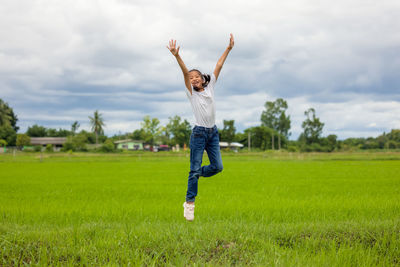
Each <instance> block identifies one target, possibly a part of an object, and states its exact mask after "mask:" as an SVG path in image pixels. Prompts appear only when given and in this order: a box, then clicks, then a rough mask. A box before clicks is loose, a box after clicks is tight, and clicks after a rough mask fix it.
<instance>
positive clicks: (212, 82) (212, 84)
mask: <svg viewBox="0 0 400 267" xmlns="http://www.w3.org/2000/svg"><path fill="white" fill-rule="evenodd" d="M216 82H217V78H216V77H215V75H214V73H213V74H211V77H210V82H209V83H208V85H207V89H208V90H210V92H211V93H212V94H214V87H215V83H216Z"/></svg>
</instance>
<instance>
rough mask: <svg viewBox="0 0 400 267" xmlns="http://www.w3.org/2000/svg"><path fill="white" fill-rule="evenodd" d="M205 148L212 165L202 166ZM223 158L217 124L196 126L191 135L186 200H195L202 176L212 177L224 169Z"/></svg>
mask: <svg viewBox="0 0 400 267" xmlns="http://www.w3.org/2000/svg"><path fill="white" fill-rule="evenodd" d="M204 150H205V151H206V152H207V155H208V159H209V160H210V165H206V166H203V167H202V166H201V163H202V161H203V153H204ZM222 168H223V167H222V158H221V152H220V150H219V135H218V130H217V126H214V127H213V128H206V127H201V126H195V127H194V128H193V130H192V134H191V135H190V172H189V179H188V189H187V193H186V202H194V200H195V198H196V196H197V188H198V180H199V178H200V176H203V177H210V176H213V175H215V174H217V173H219V172H221V171H222Z"/></svg>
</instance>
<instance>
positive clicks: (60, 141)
mask: <svg viewBox="0 0 400 267" xmlns="http://www.w3.org/2000/svg"><path fill="white" fill-rule="evenodd" d="M65 142H67V138H66V137H31V145H32V146H42V147H46V146H47V145H49V144H50V145H52V146H53V148H54V150H55V151H59V150H60V149H61V148H62V147H63V145H64V143H65Z"/></svg>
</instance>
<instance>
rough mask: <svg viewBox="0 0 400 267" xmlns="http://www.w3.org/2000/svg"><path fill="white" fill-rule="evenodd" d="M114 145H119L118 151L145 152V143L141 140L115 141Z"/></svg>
mask: <svg viewBox="0 0 400 267" xmlns="http://www.w3.org/2000/svg"><path fill="white" fill-rule="evenodd" d="M114 144H116V145H117V149H125V150H143V141H140V140H131V139H125V140H118V141H114Z"/></svg>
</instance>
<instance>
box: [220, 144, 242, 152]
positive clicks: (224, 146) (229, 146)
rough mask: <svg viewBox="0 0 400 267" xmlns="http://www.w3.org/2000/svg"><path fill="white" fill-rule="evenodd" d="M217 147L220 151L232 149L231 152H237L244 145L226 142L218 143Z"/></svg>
mask: <svg viewBox="0 0 400 267" xmlns="http://www.w3.org/2000/svg"><path fill="white" fill-rule="evenodd" d="M219 147H220V148H221V149H223V148H229V149H232V150H233V151H238V149H239V148H243V147H244V145H242V144H241V143H238V142H232V143H228V142H219Z"/></svg>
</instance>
